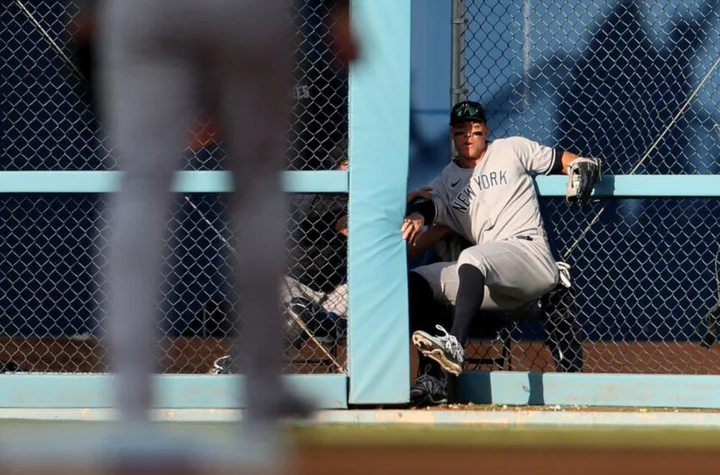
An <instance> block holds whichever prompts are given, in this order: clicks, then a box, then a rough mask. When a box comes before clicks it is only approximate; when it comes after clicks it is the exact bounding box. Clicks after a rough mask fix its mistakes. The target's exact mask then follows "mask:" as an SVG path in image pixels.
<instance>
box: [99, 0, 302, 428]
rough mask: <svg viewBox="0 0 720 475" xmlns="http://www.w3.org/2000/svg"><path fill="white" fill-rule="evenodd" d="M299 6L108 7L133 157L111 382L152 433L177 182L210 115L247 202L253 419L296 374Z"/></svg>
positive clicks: (107, 109)
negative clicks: (293, 301) (289, 137)
mask: <svg viewBox="0 0 720 475" xmlns="http://www.w3.org/2000/svg"><path fill="white" fill-rule="evenodd" d="M286 4H287V1H286V0H242V1H238V0H213V1H210V2H208V1H199V0H152V1H148V0H106V1H104V2H102V4H101V10H100V35H101V38H100V40H101V43H100V44H101V49H100V57H99V58H98V60H99V61H100V64H101V70H100V73H101V76H100V77H101V79H102V95H101V97H102V103H101V108H100V111H101V116H102V117H101V118H102V119H103V122H104V124H105V125H106V126H107V128H108V131H109V135H110V137H111V141H112V142H113V144H114V145H115V146H116V147H117V150H118V152H119V155H120V157H119V158H120V164H121V167H120V168H121V170H122V171H124V176H123V178H122V186H121V189H120V191H119V193H118V194H116V195H115V197H114V201H113V204H112V207H111V213H110V218H111V232H112V237H111V241H110V245H109V261H108V265H109V289H108V290H109V307H108V311H109V315H108V319H109V324H108V332H109V334H108V340H109V345H110V347H109V350H110V353H109V355H110V363H111V370H112V371H113V372H115V373H117V374H116V378H115V384H116V385H117V387H116V389H117V390H118V391H119V393H116V394H117V397H118V400H117V405H118V408H119V409H120V415H121V417H123V418H125V419H126V420H129V421H131V422H132V420H133V419H137V420H138V422H143V421H144V420H145V419H146V418H147V417H148V414H147V410H148V409H149V408H150V407H151V400H152V373H153V372H154V371H155V369H156V368H157V358H156V356H157V354H156V351H155V350H156V348H157V337H158V336H159V335H158V319H157V317H158V301H159V288H160V284H161V271H162V262H163V260H162V252H163V249H164V244H163V241H164V234H165V224H166V220H167V218H168V215H169V209H170V206H171V203H172V194H171V193H170V189H171V183H172V181H173V176H174V172H175V170H176V169H177V168H179V165H180V164H181V154H182V152H183V150H184V149H185V147H186V143H187V138H186V134H187V131H188V127H189V126H190V125H191V123H192V121H193V120H194V118H195V117H196V113H197V112H199V110H200V109H202V111H208V112H211V113H213V114H214V115H215V117H217V118H219V119H220V121H219V125H220V131H221V134H222V136H223V139H224V140H225V143H226V148H227V150H228V159H227V165H228V168H229V169H230V170H231V171H232V175H233V185H234V189H235V192H234V194H233V197H232V203H231V204H232V208H233V211H234V213H235V215H234V216H235V219H236V223H237V228H236V229H235V231H236V233H237V234H236V235H237V242H238V245H239V250H240V253H241V257H239V258H238V259H237V262H236V264H237V266H238V267H237V272H235V274H236V275H237V280H236V284H237V287H238V290H239V292H240V294H241V296H242V312H243V314H244V317H245V318H244V322H245V324H244V332H243V336H242V341H241V342H240V344H239V345H235V346H236V347H238V346H239V347H240V348H241V349H242V354H241V355H240V358H241V359H242V361H244V366H245V368H246V369H247V371H246V378H247V379H246V385H245V403H246V408H247V418H248V419H250V418H252V417H257V418H259V419H262V418H263V417H265V418H272V417H273V414H272V411H273V410H275V409H276V408H274V407H271V406H272V405H273V402H274V401H275V399H276V397H279V396H280V395H281V394H279V393H277V392H278V391H280V389H281V385H280V384H279V383H280V381H281V380H280V377H279V376H280V373H281V372H282V368H283V365H284V353H283V340H282V331H281V329H282V326H281V325H282V322H281V316H280V314H279V295H278V291H277V289H278V282H280V278H281V275H282V272H283V270H284V262H283V258H282V256H283V254H284V253H283V249H284V248H283V237H284V229H285V224H286V221H285V216H286V214H285V213H286V206H285V198H284V195H283V193H282V189H281V176H280V174H279V171H281V169H282V168H283V165H284V155H283V149H284V145H285V143H284V136H283V132H284V125H285V124H286V123H287V121H286V117H287V115H286V111H287V101H288V98H289V93H288V92H287V91H288V90H289V86H290V84H291V83H290V80H291V78H290V67H289V66H290V59H291V58H290V54H289V53H290V50H289V47H290V41H289V40H290V38H289V33H290V30H289V29H288V28H287V26H288V24H287V23H286V21H287V16H286V8H287V5H286Z"/></svg>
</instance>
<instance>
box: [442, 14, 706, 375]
mask: <svg viewBox="0 0 720 475" xmlns="http://www.w3.org/2000/svg"><path fill="white" fill-rule="evenodd" d="M452 15H453V30H452V45H453V54H452V59H453V61H452V87H453V89H452V101H453V102H456V101H458V100H461V99H464V98H468V99H472V100H477V101H479V102H481V103H482V104H483V105H484V106H485V107H486V109H487V112H488V120H489V127H490V136H491V139H492V138H500V137H505V136H511V135H522V136H525V137H528V138H530V139H533V140H536V141H538V142H541V143H544V144H546V145H549V146H553V147H558V148H560V149H563V150H569V151H573V152H575V153H578V154H580V155H583V156H594V157H600V158H601V159H602V160H603V174H604V175H605V181H606V183H605V184H604V185H603V184H601V186H600V187H599V190H598V191H599V192H598V193H597V196H598V198H599V200H598V201H597V202H595V203H593V204H591V205H589V206H588V207H587V208H584V209H577V208H571V207H569V206H568V205H567V204H565V203H564V201H563V199H562V198H560V197H551V196H548V195H545V196H544V197H543V198H542V212H543V216H544V219H545V221H546V227H547V230H548V232H549V234H550V237H551V244H552V247H553V249H554V252H555V255H556V258H557V259H558V260H563V261H565V262H567V263H568V264H570V265H571V266H572V277H573V281H574V286H575V290H576V296H575V301H576V304H577V306H578V311H577V315H578V319H579V322H580V323H581V325H582V338H583V340H584V344H583V346H584V353H585V354H584V357H585V358H584V367H583V371H584V372H589V373H643V374H650V373H653V374H655V373H662V374H717V373H720V353H718V347H716V346H711V347H710V348H709V349H708V348H706V346H707V345H706V346H703V345H701V344H700V343H701V342H702V341H703V339H706V341H707V342H709V340H708V338H709V337H710V336H711V335H712V334H714V331H713V325H714V322H713V320H714V319H713V318H712V316H711V317H710V318H706V317H707V316H708V315H709V314H711V313H712V312H711V311H712V310H713V308H714V307H715V305H716V304H717V303H718V293H719V292H720V288H719V285H720V282H719V281H718V280H717V257H718V256H717V254H718V250H719V248H720V242H719V241H718V232H719V231H720V228H719V227H718V226H719V225H718V218H719V217H720V206H718V200H717V191H716V189H715V188H714V187H712V186H711V187H709V188H703V186H702V183H705V181H704V180H706V179H707V178H708V175H715V174H717V173H718V172H719V171H720V114H719V113H718V110H720V67H719V66H718V63H720V3H718V2H715V1H705V0H696V1H689V2H688V1H683V2H680V1H675V0H664V1H660V2H639V1H625V0H619V1H615V0H612V1H600V2H569V1H564V0H554V1H552V2H540V1H535V0H518V1H514V2H487V1H480V0H477V1H473V0H455V1H453V11H452ZM625 175H633V177H626V176H625ZM681 175H682V176H681ZM635 176H637V179H636V178H635ZM648 176H649V177H650V180H649V181H648V180H646V178H647V177H648ZM614 177H615V178H620V179H627V178H631V181H624V182H623V183H627V184H628V185H629V187H628V188H627V189H624V190H619V189H615V188H614V185H610V184H608V182H613V183H614V180H613V178H614ZM653 178H655V179H656V180H653ZM686 178H689V180H686ZM538 181H539V182H542V180H541V179H538ZM557 185H558V188H557V189H555V191H556V193H553V195H554V196H558V195H560V196H562V195H563V190H562V183H560V182H557ZM543 338H544V333H543V325H542V324H541V323H536V324H519V325H518V326H517V327H516V328H513V331H512V336H511V337H510V338H509V339H508V340H507V341H506V347H509V348H510V349H511V350H510V351H511V352H512V355H513V363H514V365H513V368H514V369H516V370H526V371H540V372H548V371H550V372H551V371H555V369H556V365H555V362H554V361H553V358H552V357H551V355H550V353H549V351H548V350H547V348H546V345H545V344H544V343H543ZM485 346H486V345H485ZM485 346H484V345H480V347H479V348H478V350H480V351H484V350H485Z"/></svg>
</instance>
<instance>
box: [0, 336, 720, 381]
mask: <svg viewBox="0 0 720 475" xmlns="http://www.w3.org/2000/svg"><path fill="white" fill-rule="evenodd" d="M231 344H232V342H231V341H230V340H228V339H222V338H172V339H170V338H166V339H164V340H163V341H162V342H161V348H162V353H161V354H162V355H163V358H162V362H161V366H162V367H163V368H164V370H165V371H166V372H167V373H182V374H198V373H200V374H202V373H207V372H208V370H210V368H211V367H212V364H213V362H214V361H215V360H216V359H217V358H220V357H221V356H224V355H226V354H228V352H229V349H230V347H231ZM584 347H585V372H589V373H636V374H637V373H644V374H720V345H715V346H714V347H713V348H711V349H709V350H708V349H705V348H701V347H700V346H699V345H698V344H697V343H696V342H681V343H665V342H652V343H651V342H647V343H622V342H617V343H615V342H593V343H590V342H588V343H586V344H585V345H584ZM488 350H489V351H488ZM499 350H500V345H499V344H498V343H497V342H496V343H495V344H490V343H489V342H483V343H479V344H475V345H472V346H471V347H470V348H468V355H475V354H477V355H483V354H485V353H486V352H487V356H488V357H490V358H492V357H497V356H499ZM511 354H512V358H511V363H512V367H510V364H507V365H506V367H505V368H502V369H505V370H509V369H512V370H514V371H533V372H552V371H554V370H555V368H554V365H555V363H554V362H553V359H552V357H551V356H550V354H549V353H548V351H547V348H545V346H544V345H543V344H542V343H540V342H517V343H513V345H512V351H511ZM289 357H290V358H291V359H292V360H293V361H294V364H291V365H290V366H289V367H288V372H290V373H330V372H338V371H337V366H335V365H334V364H331V363H330V361H329V360H328V358H327V357H326V355H325V354H324V353H323V352H322V351H321V350H319V349H318V348H317V347H316V346H314V345H313V344H309V345H308V346H306V347H305V348H303V349H302V350H301V351H299V352H298V351H296V350H292V351H291V354H289ZM103 360H104V355H103V351H102V347H101V346H100V345H99V344H98V342H97V341H96V340H93V339H85V340H77V339H71V338H67V337H59V338H38V337H28V338H20V337H15V338H7V337H6V338H0V361H13V362H15V363H16V364H18V365H19V366H20V368H21V369H23V370H25V371H39V372H81V373H87V372H91V373H92V372H103V371H105V370H106V368H105V365H104V362H103ZM336 361H337V363H338V364H339V365H340V366H342V365H344V363H345V348H344V347H339V348H338V350H337V355H336ZM411 361H412V364H413V367H416V365H417V361H416V352H415V351H412V352H411ZM468 369H476V370H490V369H492V370H499V369H501V368H499V367H498V366H494V367H491V366H489V365H485V366H483V367H469V368H468Z"/></svg>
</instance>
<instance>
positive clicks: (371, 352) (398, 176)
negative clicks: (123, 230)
mask: <svg viewBox="0 0 720 475" xmlns="http://www.w3.org/2000/svg"><path fill="white" fill-rule="evenodd" d="M352 13H353V17H354V21H355V22H356V25H357V28H358V29H359V30H360V32H361V35H362V36H363V52H364V59H363V61H361V62H359V63H357V64H355V65H353V67H352V69H351V73H350V74H351V87H350V94H349V96H350V99H349V100H350V103H349V119H350V124H351V130H350V136H351V139H350V155H351V156H352V157H353V159H352V160H351V161H350V170H349V171H288V172H285V189H286V191H288V192H306V193H307V192H313V193H349V194H350V200H349V229H350V237H349V243H348V273H349V276H348V280H349V296H348V303H349V307H350V309H349V313H350V314H351V315H353V316H352V317H351V318H349V319H348V320H349V322H348V368H349V376H348V375H345V374H307V375H288V376H287V380H288V383H289V384H290V385H291V386H292V387H294V388H296V389H297V390H298V391H300V392H303V393H306V394H308V395H310V396H311V397H312V398H313V399H314V400H315V401H316V402H317V404H318V405H319V407H320V408H344V407H347V406H348V404H377V403H403V402H407V401H408V400H409V384H410V380H409V371H410V368H409V367H410V363H409V341H408V338H406V337H407V331H406V330H404V329H405V328H406V326H407V302H406V298H405V297H404V295H406V294H407V289H406V287H405V285H406V283H405V281H404V279H398V278H396V276H398V275H400V274H401V273H404V268H405V260H406V256H405V247H404V242H403V241H402V239H401V237H400V234H399V232H398V224H397V223H399V222H400V221H401V219H402V215H403V213H404V197H405V188H406V183H407V170H408V154H409V151H408V149H409V117H410V0H395V1H393V2H382V3H381V4H380V3H378V2H377V1H375V0H353V1H352ZM388 72H392V73H391V74H388ZM380 170H382V173H381V174H378V171H380ZM119 173H120V172H117V171H57V172H51V171H4V172H0V198H2V195H3V194H6V193H16V194H30V193H90V194H92V193H109V192H113V191H114V190H115V189H116V187H117V183H118V178H119ZM230 186H231V181H230V179H229V176H228V175H227V173H226V172H223V171H215V170H206V171H179V172H178V173H177V176H176V180H175V183H174V190H175V191H176V192H192V191H194V192H204V193H225V192H228V191H230V189H231V188H230ZM379 309H382V311H379ZM379 347H384V348H386V352H385V353H383V352H378V348H379ZM403 355H405V357H403ZM2 378H3V384H2V385H0V409H1V410H2V411H3V412H4V414H11V415H10V416H8V417H17V416H18V415H19V414H27V413H28V411H29V412H30V413H31V414H37V412H36V411H38V410H52V411H57V410H70V411H81V412H82V411H88V410H97V409H101V410H102V409H104V408H110V407H112V397H111V396H112V395H111V393H110V388H111V386H110V385H109V384H108V383H109V379H110V378H111V376H110V375H107V374H44V373H15V374H7V375H3V376H2ZM156 378H157V402H156V407H157V408H162V409H164V410H178V409H200V410H208V411H217V410H229V409H237V408H241V407H242V399H241V396H239V395H238V394H237V390H238V384H237V379H240V380H241V381H242V379H243V377H242V375H240V376H235V375H183V374H161V375H158V376H157V377H156ZM34 411H35V412H34ZM64 414H67V413H64ZM73 414H75V412H73ZM203 414H205V415H204V416H201V418H202V417H205V418H208V417H215V416H211V415H209V414H211V413H209V412H204V413H203ZM212 414H216V413H214V412H213V413H212ZM222 414H223V415H222V417H230V418H231V417H233V415H232V414H231V413H230V412H228V411H224V412H222ZM228 414H229V415H228ZM76 416H77V414H75V415H71V416H70V417H76ZM216 416H217V414H216Z"/></svg>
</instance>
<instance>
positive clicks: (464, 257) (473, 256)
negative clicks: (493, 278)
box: [457, 249, 487, 276]
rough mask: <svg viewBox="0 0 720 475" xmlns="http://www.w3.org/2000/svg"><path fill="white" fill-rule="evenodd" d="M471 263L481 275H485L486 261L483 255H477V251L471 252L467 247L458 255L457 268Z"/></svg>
mask: <svg viewBox="0 0 720 475" xmlns="http://www.w3.org/2000/svg"><path fill="white" fill-rule="evenodd" d="M466 264H467V265H471V266H473V267H475V268H477V269H479V270H480V272H482V275H484V276H486V275H487V261H486V260H485V258H484V257H483V256H479V255H477V253H474V252H471V251H470V250H469V249H466V250H464V251H463V252H461V253H460V256H459V257H458V263H457V265H458V268H460V267H462V266H464V265H466Z"/></svg>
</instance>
